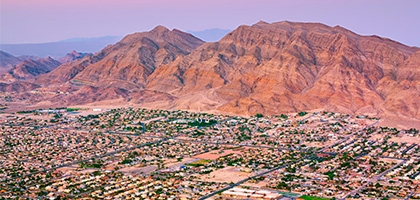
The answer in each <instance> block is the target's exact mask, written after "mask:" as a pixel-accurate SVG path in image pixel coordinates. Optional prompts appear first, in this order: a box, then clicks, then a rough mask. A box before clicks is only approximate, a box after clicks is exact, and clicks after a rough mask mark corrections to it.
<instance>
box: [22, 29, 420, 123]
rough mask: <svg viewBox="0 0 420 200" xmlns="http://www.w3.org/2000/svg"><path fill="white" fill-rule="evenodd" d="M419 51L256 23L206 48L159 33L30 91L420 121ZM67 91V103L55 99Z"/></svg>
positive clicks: (72, 100)
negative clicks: (310, 111)
mask: <svg viewBox="0 0 420 200" xmlns="http://www.w3.org/2000/svg"><path fill="white" fill-rule="evenodd" d="M419 66H420V48H417V47H409V46H406V45H403V44H401V43H398V42H395V41H392V40H389V39H386V38H381V37H378V36H361V35H358V34H356V33H354V32H351V31H350V30H347V29H345V28H343V27H340V26H335V27H330V26H326V25H324V24H320V23H297V22H288V21H283V22H276V23H271V24H269V23H266V22H263V21H261V22H258V23H256V24H254V25H252V26H246V25H242V26H239V27H238V28H237V29H235V30H234V31H232V32H230V33H228V34H227V35H226V36H224V37H223V38H222V39H221V40H219V41H218V42H210V43H204V42H203V41H201V40H200V39H198V38H196V37H194V36H192V35H190V34H188V33H184V32H181V31H179V30H176V29H174V30H172V31H170V30H168V29H166V28H165V27H162V26H158V27H156V28H155V29H153V30H151V31H150V32H142V33H134V34H131V35H128V36H126V37H124V38H123V39H122V40H121V41H120V42H118V43H116V44H115V45H109V46H107V47H106V48H104V49H103V50H101V51H100V52H98V53H96V54H93V55H88V56H86V57H84V58H82V59H79V60H75V61H72V62H70V63H67V64H63V65H61V66H59V67H57V68H56V69H54V70H53V71H51V72H49V73H47V74H43V75H40V76H38V77H37V78H36V81H35V82H33V83H35V84H37V85H38V86H41V87H43V88H44V89H48V90H49V91H50V94H51V95H50V96H48V95H39V94H32V93H29V92H28V93H21V94H20V95H22V97H24V98H25V99H28V101H31V102H32V103H36V102H41V101H50V102H56V103H59V104H60V105H75V104H88V103H98V102H106V103H107V104H110V103H111V102H112V101H111V100H115V101H117V102H118V105H124V102H125V103H126V104H129V105H141V106H145V107H147V106H149V107H154V108H155V107H159V108H166V109H168V108H169V109H188V110H198V111H219V112H225V113H235V114H241V115H253V114H255V113H264V114H279V113H286V112H298V111H304V110H306V111H309V110H327V111H334V112H343V113H350V114H373V115H377V116H380V117H383V118H392V117H408V118H410V119H417V120H420V112H419V109H420V67H419ZM58 91H64V92H66V93H65V94H59V93H60V92H58Z"/></svg>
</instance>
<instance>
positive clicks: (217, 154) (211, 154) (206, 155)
mask: <svg viewBox="0 0 420 200" xmlns="http://www.w3.org/2000/svg"><path fill="white" fill-rule="evenodd" d="M232 153H233V154H241V152H240V151H234V150H223V151H220V150H214V151H210V152H207V153H203V154H199V155H196V156H194V158H202V159H209V160H216V159H218V158H220V157H223V156H226V155H228V154H232Z"/></svg>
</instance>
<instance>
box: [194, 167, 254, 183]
mask: <svg viewBox="0 0 420 200" xmlns="http://www.w3.org/2000/svg"><path fill="white" fill-rule="evenodd" d="M253 175H254V174H253V173H247V172H242V171H241V169H240V168H238V167H225V168H223V169H219V170H217V171H213V172H211V173H210V174H205V175H200V176H199V177H200V178H201V180H202V181H207V182H219V183H226V182H227V183H230V182H234V183H236V182H238V181H240V180H243V179H245V178H248V177H250V176H253Z"/></svg>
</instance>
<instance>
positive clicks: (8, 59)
mask: <svg viewBox="0 0 420 200" xmlns="http://www.w3.org/2000/svg"><path fill="white" fill-rule="evenodd" d="M20 61H21V59H20V58H18V57H15V56H13V55H11V54H9V53H6V52H4V51H0V73H1V72H4V71H7V70H9V69H11V68H12V67H13V65H16V64H18V63H19V62H20Z"/></svg>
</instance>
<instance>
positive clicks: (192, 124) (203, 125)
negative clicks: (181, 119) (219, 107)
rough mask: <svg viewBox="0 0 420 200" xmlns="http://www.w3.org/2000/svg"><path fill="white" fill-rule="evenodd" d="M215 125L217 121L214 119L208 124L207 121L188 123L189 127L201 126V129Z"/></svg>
mask: <svg viewBox="0 0 420 200" xmlns="http://www.w3.org/2000/svg"><path fill="white" fill-rule="evenodd" d="M215 124H217V121H216V120H213V119H212V120H209V121H208V122H206V121H201V122H199V121H197V120H196V121H194V122H188V125H189V126H199V127H208V126H213V125H215Z"/></svg>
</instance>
